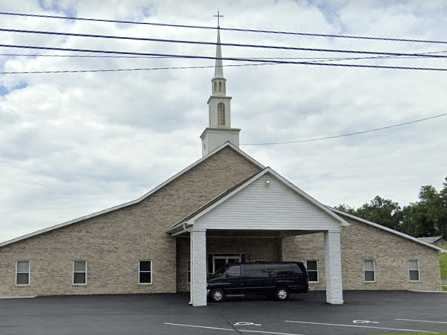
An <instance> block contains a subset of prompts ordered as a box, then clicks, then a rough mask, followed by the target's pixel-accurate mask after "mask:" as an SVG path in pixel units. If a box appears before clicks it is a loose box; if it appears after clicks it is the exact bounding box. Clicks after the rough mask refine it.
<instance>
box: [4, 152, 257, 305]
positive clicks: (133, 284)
mask: <svg viewBox="0 0 447 335" xmlns="http://www.w3.org/2000/svg"><path fill="white" fill-rule="evenodd" d="M258 170H259V168H258V167H257V166H255V165H254V164H252V163H250V162H248V161H247V160H246V159H245V158H243V157H242V156H241V155H240V154H238V153H236V152H235V151H233V150H232V149H230V148H225V149H223V150H222V151H221V152H219V153H217V154H215V155H214V156H212V157H210V158H209V159H207V160H206V161H204V162H202V163H201V164H200V165H198V166H196V167H195V168H194V169H192V170H190V171H189V172H187V173H185V174H183V175H182V176H180V177H179V178H177V179H175V180H174V181H173V182H171V183H170V184H168V185H167V186H166V187H164V188H163V189H161V190H159V191H158V192H156V193H155V194H153V195H152V196H150V197H149V198H148V199H145V200H144V201H143V202H141V203H139V204H137V205H133V206H131V207H127V208H123V209H120V210H117V211H114V212H111V213H108V214H105V215H101V216H98V217H95V218H92V219H89V220H86V221H84V222H82V223H76V224H74V225H71V226H67V227H64V228H62V229H58V230H54V231H52V232H48V233H45V234H42V235H39V236H36V237H33V238H30V239H27V240H24V241H21V242H17V243H15V244H12V245H9V246H6V247H3V248H0V296H27V295H59V294H109V293H114V294H117V293H146V292H147V293H149V292H175V291H176V241H175V240H174V239H172V238H171V237H169V236H168V234H167V233H166V230H167V228H168V227H169V226H170V225H172V224H174V223H176V222H177V221H179V220H180V219H181V218H183V217H185V216H186V215H188V214H190V213H191V212H192V211H194V210H196V209H198V208H199V207H201V206H202V205H204V204H205V203H207V202H208V201H209V200H211V199H212V198H214V197H215V196H217V195H218V194H220V193H222V192H223V191H225V190H226V189H228V188H229V187H231V186H233V185H235V184H236V183H239V182H240V181H242V180H244V179H246V178H248V177H249V176H251V175H253V174H254V173H256V172H257V171H258ZM74 259H84V260H86V261H87V262H88V285H87V286H85V287H74V286H73V285H72V271H73V260H74ZM141 259H151V260H152V261H153V283H152V285H149V286H143V285H139V284H138V271H137V269H138V261H139V260H141ZM18 260H30V261H31V272H32V274H31V285H30V286H27V287H17V286H16V285H15V264H16V261H18Z"/></svg>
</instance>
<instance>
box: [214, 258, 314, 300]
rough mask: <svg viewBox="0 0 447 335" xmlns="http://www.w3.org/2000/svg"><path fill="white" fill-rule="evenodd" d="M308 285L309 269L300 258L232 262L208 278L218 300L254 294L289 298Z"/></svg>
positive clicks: (282, 298) (283, 298)
mask: <svg viewBox="0 0 447 335" xmlns="http://www.w3.org/2000/svg"><path fill="white" fill-rule="evenodd" d="M308 289H309V283H308V278H307V271H306V268H305V267H304V265H303V263H299V262H295V263H292V262H278V263H244V264H232V265H228V266H227V267H224V268H222V269H220V270H219V271H217V272H216V273H215V274H213V275H211V276H210V278H209V279H208V297H209V298H210V299H211V300H213V301H215V302H219V301H222V300H224V299H225V297H226V296H241V295H251V294H261V295H265V296H269V297H273V298H275V299H277V300H287V299H288V298H289V295H290V293H295V292H307V291H308Z"/></svg>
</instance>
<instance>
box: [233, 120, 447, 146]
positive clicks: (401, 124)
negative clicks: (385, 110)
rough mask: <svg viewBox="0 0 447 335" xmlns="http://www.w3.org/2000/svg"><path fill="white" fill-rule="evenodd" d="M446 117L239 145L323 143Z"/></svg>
mask: <svg viewBox="0 0 447 335" xmlns="http://www.w3.org/2000/svg"><path fill="white" fill-rule="evenodd" d="M445 116H447V113H442V114H437V115H432V116H428V117H424V118H421V119H416V120H411V121H406V122H401V123H394V124H391V125H388V126H384V127H379V128H372V129H366V130H357V131H351V132H348V133H344V134H338V135H332V136H322V137H313V138H307V139H301V140H291V141H284V142H263V143H245V144H241V145H245V146H249V145H250V146H254V145H281V144H298V143H310V142H318V141H325V140H333V139H336V138H342V137H350V136H357V135H363V134H368V133H374V132H378V131H382V130H387V129H392V128H397V127H403V126H409V125H412V124H415V123H420V122H424V121H428V120H433V119H438V118H441V117H445Z"/></svg>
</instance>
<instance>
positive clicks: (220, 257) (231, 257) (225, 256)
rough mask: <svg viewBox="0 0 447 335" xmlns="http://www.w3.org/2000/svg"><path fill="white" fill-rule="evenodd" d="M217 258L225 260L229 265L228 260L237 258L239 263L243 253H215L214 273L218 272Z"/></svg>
mask: <svg viewBox="0 0 447 335" xmlns="http://www.w3.org/2000/svg"><path fill="white" fill-rule="evenodd" d="M216 259H220V260H225V265H228V260H229V259H233V260H236V261H237V262H238V263H241V260H242V255H241V254H239V255H213V264H212V265H213V272H212V273H213V274H214V273H216V270H217V269H216V262H215V260H216Z"/></svg>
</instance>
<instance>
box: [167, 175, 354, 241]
mask: <svg viewBox="0 0 447 335" xmlns="http://www.w3.org/2000/svg"><path fill="white" fill-rule="evenodd" d="M267 173H269V174H271V175H272V176H273V177H275V178H276V179H278V180H279V181H280V182H281V183H283V184H284V185H285V186H286V187H288V188H289V189H291V190H292V191H293V192H295V193H297V194H298V195H300V196H301V197H303V198H304V199H306V200H307V201H309V202H310V203H311V204H313V205H314V206H315V207H317V208H319V209H320V210H321V211H323V212H324V213H325V214H326V215H328V216H329V217H331V218H333V219H335V220H336V221H338V222H339V223H340V224H341V225H342V226H348V225H349V224H348V223H347V222H346V221H345V220H344V219H343V218H342V217H340V216H339V215H337V214H336V213H334V212H332V211H331V210H330V209H329V208H328V207H326V206H325V205H323V204H322V203H320V202H319V201H318V200H316V199H314V198H313V197H311V196H310V195H309V194H307V193H306V192H304V191H303V190H301V189H300V188H298V187H297V186H295V185H294V184H293V183H291V182H289V181H288V180H287V179H285V178H284V177H282V176H281V175H280V174H279V173H277V172H276V171H274V170H273V169H272V168H270V167H266V168H265V169H263V170H262V171H260V172H259V173H257V174H255V175H254V176H252V177H250V178H248V179H247V180H245V181H243V182H241V183H240V184H239V185H236V186H235V187H233V188H232V189H230V190H227V191H226V192H224V193H222V194H220V195H218V196H217V197H215V198H214V199H212V200H211V201H209V202H208V203H206V204H205V205H204V206H202V208H199V209H198V210H197V211H195V212H193V213H191V214H190V215H188V216H187V217H185V218H183V219H182V220H180V221H179V222H177V223H176V224H174V225H173V226H171V227H170V228H169V229H168V233H170V234H171V235H177V234H179V233H181V232H183V231H184V230H186V228H187V226H190V225H191V224H190V221H194V220H196V219H198V218H200V217H201V216H203V215H205V214H206V213H208V212H210V211H211V210H213V209H214V208H215V207H217V206H219V205H220V204H222V203H223V202H225V201H227V200H228V199H230V198H232V197H233V196H234V195H236V194H237V193H239V192H241V191H242V190H244V189H245V188H247V187H248V186H249V185H251V184H253V183H254V182H256V181H257V180H258V179H260V178H261V177H262V176H264V175H266V174H267ZM182 230H183V231H182Z"/></svg>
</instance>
